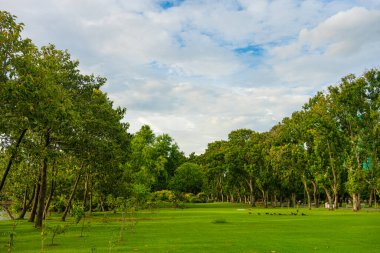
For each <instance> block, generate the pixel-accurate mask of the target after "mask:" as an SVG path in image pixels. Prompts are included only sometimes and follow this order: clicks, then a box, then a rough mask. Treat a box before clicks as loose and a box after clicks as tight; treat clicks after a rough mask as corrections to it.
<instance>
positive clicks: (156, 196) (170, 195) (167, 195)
mask: <svg viewBox="0 0 380 253" xmlns="http://www.w3.org/2000/svg"><path fill="white" fill-rule="evenodd" d="M151 200H152V201H154V202H157V201H168V202H173V201H175V200H176V196H175V194H174V192H172V191H170V190H162V191H156V192H153V193H152V197H151Z"/></svg>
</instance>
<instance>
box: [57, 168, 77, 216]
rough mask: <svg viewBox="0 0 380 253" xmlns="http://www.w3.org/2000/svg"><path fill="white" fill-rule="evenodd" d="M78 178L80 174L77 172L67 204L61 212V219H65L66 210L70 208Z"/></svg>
mask: <svg viewBox="0 0 380 253" xmlns="http://www.w3.org/2000/svg"><path fill="white" fill-rule="evenodd" d="M79 179H80V174H78V176H77V179H76V180H75V183H74V187H73V191H72V192H71V194H70V197H69V200H68V201H67V205H66V208H65V211H64V212H63V215H62V218H61V220H62V221H65V220H66V216H67V214H68V212H69V210H70V207H71V202H72V200H73V198H74V194H75V191H76V190H77V186H78V183H79Z"/></svg>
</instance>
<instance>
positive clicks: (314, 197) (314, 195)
mask: <svg viewBox="0 0 380 253" xmlns="http://www.w3.org/2000/svg"><path fill="white" fill-rule="evenodd" d="M311 183H312V184H313V199H314V207H315V208H318V207H319V200H318V197H317V183H316V182H315V181H314V180H312V181H311Z"/></svg>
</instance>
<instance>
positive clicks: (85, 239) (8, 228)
mask: <svg viewBox="0 0 380 253" xmlns="http://www.w3.org/2000/svg"><path fill="white" fill-rule="evenodd" d="M292 212H294V213H295V212H296V209H288V208H275V209H258V208H254V209H250V208H249V206H244V205H237V204H218V203H215V204H193V205H189V206H188V208H185V209H155V210H149V211H140V212H138V213H136V215H135V217H136V219H134V220H133V221H131V220H129V219H128V214H127V215H126V218H127V219H126V221H125V222H123V218H122V214H121V213H116V214H113V213H107V214H104V213H94V214H93V215H92V216H91V217H86V219H85V221H84V230H83V234H82V236H81V230H82V226H83V223H82V222H80V223H79V224H78V225H75V224H74V223H73V218H70V219H69V220H68V221H67V222H66V223H65V224H67V225H68V228H67V231H66V232H65V233H64V234H61V235H58V236H57V237H56V238H55V240H54V245H50V243H51V234H48V235H47V236H45V239H44V240H43V242H44V243H43V244H44V246H43V252H96V253H100V252H156V253H159V252H192V253H194V252H269V253H271V252H276V253H286V252H289V253H290V252H380V212H378V211H374V210H371V211H367V210H362V211H360V212H358V213H353V212H352V211H351V210H347V209H339V210H337V211H328V210H325V209H313V210H311V211H309V210H307V209H303V208H301V209H299V213H298V215H296V216H294V215H291V213H292ZM259 213H260V215H259ZM266 213H268V214H266ZM302 213H304V214H305V215H301V214H302ZM271 214H272V215H271ZM280 214H281V215H280ZM13 224H14V222H12V221H0V235H1V238H0V246H1V247H0V252H8V249H9V246H8V244H9V238H10V233H11V232H12V229H13ZM46 224H47V226H51V227H53V226H55V225H56V224H62V223H61V222H59V216H56V215H52V216H50V217H48V219H47V221H46ZM123 226H124V228H125V230H124V234H123V232H122V231H123ZM41 238H43V236H41V233H40V231H38V230H36V229H35V228H33V225H32V224H31V223H28V222H27V221H16V227H15V235H14V241H13V251H12V252H40V251H41V241H42V240H41Z"/></svg>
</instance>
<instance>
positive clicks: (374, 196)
mask: <svg viewBox="0 0 380 253" xmlns="http://www.w3.org/2000/svg"><path fill="white" fill-rule="evenodd" d="M373 199H374V201H375V208H376V209H377V197H376V191H375V194H374V195H373Z"/></svg>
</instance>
